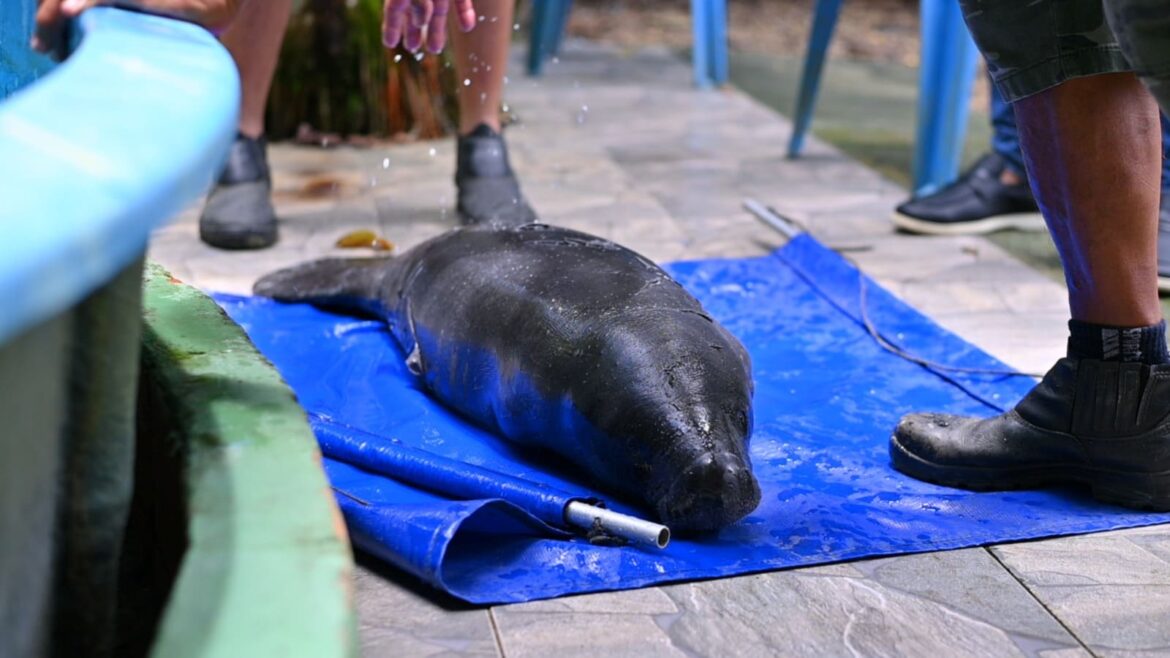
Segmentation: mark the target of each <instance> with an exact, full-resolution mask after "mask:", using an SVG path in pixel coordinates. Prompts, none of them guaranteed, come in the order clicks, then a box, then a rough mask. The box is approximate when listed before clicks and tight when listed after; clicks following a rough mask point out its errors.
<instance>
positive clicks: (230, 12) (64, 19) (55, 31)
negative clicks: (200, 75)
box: [30, 0, 266, 55]
mask: <svg viewBox="0 0 1170 658" xmlns="http://www.w3.org/2000/svg"><path fill="white" fill-rule="evenodd" d="M259 1H261V2H264V1H266V0H259ZM109 2H110V0H38V6H37V17H36V30H35V32H34V33H33V37H32V42H31V44H30V45H31V46H32V48H33V50H36V51H39V52H42V53H52V54H56V55H62V54H64V49H65V45H66V44H65V25H66V24H67V23H68V21H69V19H71V18H75V17H77V16H79V15H80V14H81V12H83V11H85V10H86V9H89V8H90V7H93V6H95V5H101V4H109ZM244 2H245V0H137V1H135V2H126V1H125V0H122V2H121V4H126V5H133V6H136V7H141V8H143V9H146V10H149V11H157V12H159V13H162V14H170V15H172V16H175V17H177V18H182V19H185V20H189V21H191V22H194V23H198V24H199V25H202V26H204V27H207V28H212V29H216V28H222V27H226V26H227V24H228V23H230V22H231V20H232V18H233V17H234V16H235V15H236V11H237V10H238V9H239V8H240V5H241V4H243V3H244Z"/></svg>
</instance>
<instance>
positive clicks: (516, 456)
mask: <svg viewBox="0 0 1170 658" xmlns="http://www.w3.org/2000/svg"><path fill="white" fill-rule="evenodd" d="M667 269H668V271H670V273H671V274H672V275H673V276H674V277H675V278H677V279H678V280H679V282H680V283H682V284H683V285H684V286H685V287H686V288H687V289H688V290H690V291H691V292H692V293H693V294H694V295H695V296H696V297H698V298H699V300H700V301H701V302H702V303H703V305H704V306H705V307H706V308H707V310H708V311H710V313H711V314H712V315H714V316H715V317H716V318H718V320H719V321H720V322H722V323H723V325H724V326H726V327H727V328H728V329H729V330H730V331H731V332H732V333H733V334H735V335H736V336H738V337H739V339H740V340H741V341H743V343H744V345H745V346H746V347H747V349H748V351H749V352H750V353H751V356H752V361H753V367H754V375H755V379H756V394H755V433H754V435H753V438H752V459H753V463H754V468H755V472H756V475H757V477H758V478H759V481H760V487H761V489H762V491H763V501H762V502H761V504H760V507H759V508H758V509H757V510H756V511H755V512H753V513H752V514H751V515H749V516H748V517H747V518H746V519H744V520H743V521H741V522H739V523H737V524H735V525H733V526H730V527H728V528H725V529H724V530H723V531H721V532H720V533H718V534H717V535H713V536H708V537H703V538H698V539H695V538H675V540H674V541H673V542H672V543H671V544H670V546H669V547H668V548H666V549H665V550H662V551H654V550H646V549H642V548H637V547H629V546H627V547H619V548H615V547H603V546H592V545H590V544H589V543H588V542H587V541H585V540H583V539H580V538H577V537H571V536H568V535H565V534H564V533H562V532H560V531H558V530H556V529H553V528H551V527H549V526H548V525H547V524H546V523H544V522H542V519H543V520H544V521H550V520H552V521H555V518H554V517H555V516H556V514H555V511H552V512H550V511H549V510H555V509H557V505H559V504H560V503H558V502H555V501H558V500H559V501H562V502H563V500H564V499H568V498H574V497H580V498H591V497H596V498H600V499H604V500H606V501H607V502H608V503H609V506H610V507H612V508H615V509H617V510H619V511H624V512H630V513H636V514H641V515H643V516H650V515H649V513H648V512H646V511H644V510H639V509H637V508H636V507H631V506H630V505H628V504H627V503H625V502H624V501H621V500H614V499H613V498H612V497H610V496H608V495H607V494H606V492H604V491H599V490H596V489H594V488H592V487H591V486H590V483H589V481H588V479H587V478H584V477H582V476H581V474H580V473H579V472H577V471H574V470H573V468H572V466H571V465H570V464H566V463H565V462H563V461H562V460H559V459H557V458H555V457H549V456H547V455H542V454H537V453H533V452H532V451H531V450H519V449H517V448H515V447H513V446H512V445H510V444H508V443H507V442H505V441H504V440H502V439H499V438H497V437H495V436H493V435H491V434H489V433H487V432H484V431H481V430H479V429H476V428H475V427H472V426H469V425H468V424H467V423H466V422H465V421H463V420H462V419H461V418H460V417H459V416H457V415H456V414H454V413H452V412H450V411H448V410H447V409H445V408H444V407H442V406H441V405H439V404H438V403H436V402H434V401H433V400H431V399H430V398H428V397H427V396H426V394H425V393H424V392H423V391H422V390H420V389H419V388H418V386H417V383H416V380H415V378H414V377H413V375H411V374H410V373H409V372H408V371H407V369H406V366H405V364H404V357H403V354H402V353H401V352H400V351H399V349H398V348H397V346H396V345H395V343H394V342H393V339H392V338H391V337H390V335H389V333H388V332H387V331H386V330H385V329H384V328H383V326H382V325H381V324H380V323H378V322H374V321H367V320H361V319H355V318H350V317H344V316H338V315H334V314H330V313H327V312H324V311H320V310H317V309H314V308H311V307H309V306H305V305H287V304H279V303H276V302H272V301H269V300H264V299H253V298H245V297H230V296H219V297H218V300H219V302H220V304H221V305H223V307H224V308H225V309H226V310H227V311H228V313H229V314H230V315H231V316H232V317H233V318H234V319H235V320H236V321H237V322H239V323H240V324H241V325H242V326H243V327H244V328H245V330H246V331H247V332H248V333H249V335H251V337H252V339H253V340H254V341H255V343H256V345H257V347H259V349H260V350H261V351H262V352H263V353H264V354H265V355H267V356H268V357H269V358H270V359H271V360H272V361H273V363H274V364H276V367H277V368H278V369H279V370H280V371H281V372H282V373H283V374H284V376H285V378H286V379H287V380H288V382H289V384H290V385H291V386H292V388H293V389H294V390H295V391H296V393H297V395H298V397H299V398H300V401H301V403H302V405H304V407H305V409H306V410H308V411H309V413H310V419H311V422H312V424H313V426H314V429H315V430H316V432H317V434H318V437H319V438H320V439H321V442H322V449H323V451H324V452H325V454H326V456H327V457H332V458H327V459H326V461H325V468H326V470H327V472H328V474H329V477H330V480H331V482H332V484H333V486H334V488H335V490H336V491H337V494H338V495H337V499H338V502H339V504H340V505H341V509H342V511H343V512H344V514H345V517H346V521H347V523H348V525H349V529H350V533H351V536H352V538H353V541H354V544H355V545H357V546H358V547H359V548H360V549H362V550H364V551H367V552H369V553H372V554H374V555H377V556H379V557H381V558H383V559H385V560H387V561H389V562H391V563H394V564H396V565H398V566H400V567H401V568H403V569H406V570H407V571H410V572H412V573H414V574H416V575H418V576H419V577H421V578H423V579H424V580H426V581H427V582H429V583H431V584H432V585H434V586H436V587H438V588H440V589H443V590H446V591H447V592H449V593H451V594H454V595H455V596H458V597H460V598H463V599H466V600H468V601H472V602H475V603H505V602H517V601H526V600H532V599H539V598H546V597H553V596H559V595H564V594H573V593H580V592H591V591H600V590H612V589H625V588H633V587H640V586H644V585H650V584H655V583H664V582H669V581H678V580H689V579H699V578H714V577H719V576H728V575H733V574H743V573H750V572H755V571H765V570H772V569H779V568H784V567H794V566H805V565H810V564H818V563H824V562H833V561H839V560H846V559H854V558H862V557H870V556H878V555H892V554H897V553H912V552H921V551H931V550H939V549H948V548H958V547H963V546H975V545H980V544H989V543H997V542H1004V541H1013V540H1021V539H1029V538H1036V537H1047V536H1053V535H1062V534H1076V533H1084V532H1092V531H1099V530H1107V529H1113V528H1122V527H1132V526H1139V525H1147V524H1152V523H1160V522H1166V521H1170V515H1165V514H1163V515H1156V514H1140V513H1134V512H1128V511H1125V510H1122V509H1119V508H1116V507H1110V506H1105V505H1101V504H1098V503H1095V502H1094V501H1092V500H1091V499H1090V498H1089V497H1088V495H1087V494H1086V493H1085V492H1081V491H1077V490H1075V489H1054V490H1046V491H1025V492H1004V493H971V492H966V491H960V490H955V489H948V488H945V487H939V486H935V485H931V484H926V483H923V482H917V481H915V480H912V479H910V478H908V477H905V476H903V475H901V474H899V473H897V472H896V471H894V470H892V469H891V468H890V466H889V458H888V455H887V441H888V439H889V435H890V431H891V430H892V428H893V427H894V425H895V424H896V423H897V421H898V419H899V418H900V417H901V416H902V415H903V414H905V413H907V412H911V411H923V410H938V411H949V412H955V413H963V414H976V415H991V414H995V413H998V412H999V411H1001V410H1002V409H1004V408H1007V407H1010V406H1011V405H1013V404H1014V403H1015V402H1016V401H1017V400H1018V399H1019V398H1020V397H1021V396H1022V395H1023V394H1024V393H1026V392H1027V391H1028V389H1029V388H1031V386H1032V385H1033V381H1032V380H1031V379H1029V378H1026V377H1018V376H1005V375H987V374H956V373H954V372H951V371H936V370H932V369H928V368H926V367H923V366H920V365H917V364H915V363H911V362H910V361H907V360H905V359H903V358H901V357H898V356H896V355H894V354H892V353H891V352H889V351H887V350H885V349H883V348H882V347H881V346H879V345H878V343H877V342H876V341H875V340H874V338H873V337H872V336H871V335H870V333H869V332H868V330H867V329H866V328H865V326H864V323H863V321H862V314H861V302H862V300H863V299H864V301H865V309H866V311H867V315H868V317H869V318H870V320H871V321H872V323H873V325H874V326H875V327H877V328H878V330H880V332H881V333H882V335H883V336H885V337H886V338H887V339H888V340H889V341H890V342H892V343H894V344H896V345H898V346H900V347H902V348H904V349H906V350H908V351H910V352H912V353H914V354H915V355H916V356H920V357H924V358H926V359H929V360H933V361H937V362H941V363H945V364H949V365H953V366H960V367H968V368H981V369H999V370H1005V369H1007V368H1006V366H1004V365H1003V364H1002V363H1000V362H998V361H996V360H995V359H993V358H991V357H990V356H988V355H987V354H984V353H983V352H981V351H980V350H978V349H977V348H975V347H973V346H971V345H969V344H967V343H965V342H963V341H962V340H960V339H959V338H957V337H955V336H953V335H951V334H949V333H948V332H946V331H945V330H943V329H942V328H940V327H938V326H937V325H935V324H934V323H933V322H931V321H930V320H929V319H928V318H926V317H924V316H923V315H921V314H919V313H918V312H916V311H915V310H914V309H912V308H910V307H908V306H906V305H905V304H904V303H902V302H900V301H898V300H897V299H895V298H894V297H892V296H891V295H890V294H889V293H887V292H885V291H884V290H882V289H881V288H880V287H878V286H877V285H876V284H874V283H873V282H871V281H867V282H866V284H865V285H864V288H865V294H864V295H862V290H861V281H862V279H861V277H860V276H859V274H858V272H857V270H855V269H854V268H853V267H851V266H850V265H849V264H848V263H846V262H845V261H844V260H843V259H842V258H841V257H840V256H839V255H837V254H835V253H834V252H832V251H830V250H828V249H827V248H825V247H823V246H822V245H820V244H819V243H817V242H816V241H815V240H813V239H811V238H809V237H807V236H802V237H798V238H797V239H795V240H794V241H792V242H791V243H789V244H788V245H787V246H785V247H784V248H783V249H780V250H778V251H777V252H775V253H773V254H771V255H769V256H766V257H761V258H751V259H741V260H709V261H700V262H685V263H675V264H672V265H670V266H668V268H667ZM363 453H364V456H363ZM370 453H384V454H382V455H381V456H380V457H378V458H377V459H372V458H371V457H369V454H370ZM428 456H434V457H436V458H437V459H436V460H434V461H437V462H438V464H439V466H440V467H442V468H448V469H451V468H454V469H456V470H458V468H457V467H458V466H459V465H460V464H466V465H469V467H470V468H469V470H470V472H471V474H470V476H468V475H466V474H464V475H459V476H457V477H459V478H462V480H463V481H464V482H463V484H460V485H458V486H457V487H455V488H456V489H460V490H461V491H462V493H459V494H458V495H457V496H456V497H454V498H453V497H449V496H446V495H442V494H439V493H435V492H434V491H432V490H428V489H424V488H422V487H418V486H412V485H410V484H405V483H403V482H401V481H399V480H396V479H394V478H391V477H386V476H383V475H378V474H376V473H373V472H371V470H382V469H384V468H386V467H387V464H388V463H391V462H397V463H399V464H400V465H402V464H405V465H406V466H407V467H409V468H414V466H412V465H417V464H419V463H420V462H425V461H427V459H428ZM379 462H381V465H378V463H379ZM354 463H363V464H366V466H365V468H363V467H361V466H355V465H354ZM391 466H392V464H391ZM493 471H494V472H496V473H500V474H502V475H501V477H500V478H499V481H498V482H497V483H495V484H492V483H490V482H488V483H486V484H485V483H482V482H480V480H481V479H482V478H481V476H482V475H483V474H485V473H487V474H489V475H490V473H491V472H493ZM468 478H469V479H468ZM406 479H408V480H409V479H410V478H409V477H407V478H406ZM489 479H490V478H489ZM468 482H470V484H468ZM477 483H478V484H477ZM468 487H472V488H473V489H475V491H481V492H482V491H487V492H489V493H488V494H476V493H475V492H474V491H471V492H470V493H469V491H470V490H469V489H468ZM476 487H486V488H476ZM492 487H496V489H495V490H493V489H492ZM433 488H434V489H443V488H444V486H443V485H438V486H436V487H433ZM447 488H448V489H450V487H447ZM491 491H495V493H490V492H491ZM516 496H518V497H519V498H516ZM524 497H529V498H531V499H534V500H542V501H543V503H539V504H536V505H535V506H534V507H533V508H532V510H531V513H530V512H526V511H524V510H523V509H521V508H520V507H518V506H517V505H514V504H511V503H508V502H505V501H504V500H503V499H505V498H507V499H523V498H524ZM542 504H543V505H544V507H541V505H542Z"/></svg>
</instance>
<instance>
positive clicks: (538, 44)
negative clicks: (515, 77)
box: [528, 0, 563, 77]
mask: <svg viewBox="0 0 1170 658" xmlns="http://www.w3.org/2000/svg"><path fill="white" fill-rule="evenodd" d="M562 2H563V0H532V25H531V27H530V28H529V32H528V75H531V76H533V77H535V76H539V75H540V73H541V70H542V69H543V68H544V58H545V57H546V56H548V54H549V53H550V52H552V45H553V41H555V34H556V27H557V17H558V16H559V14H560V10H561V4H562Z"/></svg>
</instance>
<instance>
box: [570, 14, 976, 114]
mask: <svg viewBox="0 0 1170 658" xmlns="http://www.w3.org/2000/svg"><path fill="white" fill-rule="evenodd" d="M815 6H816V0H728V38H729V40H730V42H731V49H732V50H733V51H739V52H749V53H760V54H765V55H772V56H777V57H803V55H804V51H805V48H806V47H807V43H808V33H809V28H810V26H811V25H812V13H813V8H814V7H815ZM918 30H919V21H918V2H917V1H916V0H854V1H852V2H845V3H843V4H842V7H841V17H840V19H839V22H838V24H837V31H836V33H835V34H834V36H833V41H832V44H831V46H830V49H829V56H830V57H834V58H847V59H857V60H865V61H871V62H880V63H887V64H898V65H902V66H907V67H911V68H913V67H917V66H918V59H919V58H918V45H919V44H918V41H919V39H918ZM568 32H569V34H570V35H571V36H578V37H583V38H587V39H590V40H593V41H599V42H602V43H608V44H612V45H616V46H618V47H621V48H626V49H630V50H637V49H639V48H642V47H645V46H647V45H665V46H668V47H671V48H679V49H685V48H689V47H690V45H691V17H690V1H689V0H576V2H574V3H573V11H572V13H571V14H570V16H569V28H568ZM988 91H989V90H988V86H987V83H986V80H985V78H984V77H983V76H979V77H978V78H977V79H976V84H975V88H974V90H973V93H972V97H971V107H972V109H975V110H978V111H984V112H986V109H987V103H988Z"/></svg>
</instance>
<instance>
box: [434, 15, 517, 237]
mask: <svg viewBox="0 0 1170 658" xmlns="http://www.w3.org/2000/svg"><path fill="white" fill-rule="evenodd" d="M515 4H516V3H515V2H514V0H480V1H478V2H476V3H475V8H476V11H478V12H479V14H480V15H481V16H482V17H483V20H481V21H480V22H479V24H478V25H476V26H475V29H474V30H472V31H471V32H463V31H461V30H459V29H458V28H457V27H455V26H452V28H451V35H452V37H451V42H452V47H453V52H454V59H455V71H456V74H457V79H458V81H459V143H458V155H457V157H458V162H457V166H456V172H455V184H456V186H457V188H458V197H459V198H458V202H457V205H456V207H457V210H458V212H459V216H460V219H461V220H462V221H463V223H465V224H478V223H483V222H491V223H497V224H507V225H516V224H524V223H527V222H531V221H535V219H536V215H535V213H533V211H532V209H531V208H530V207H529V206H528V202H527V201H525V200H524V195H523V194H522V193H521V191H520V185H519V183H518V182H517V180H516V176H515V174H514V173H513V171H512V167H511V164H510V163H509V162H508V150H507V145H506V144H505V143H504V138H503V135H502V134H501V126H500V104H501V101H502V100H503V96H504V75H505V73H506V72H507V67H508V50H509V47H510V45H511V40H512V18H513V11H514V9H515Z"/></svg>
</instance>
